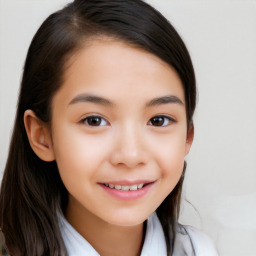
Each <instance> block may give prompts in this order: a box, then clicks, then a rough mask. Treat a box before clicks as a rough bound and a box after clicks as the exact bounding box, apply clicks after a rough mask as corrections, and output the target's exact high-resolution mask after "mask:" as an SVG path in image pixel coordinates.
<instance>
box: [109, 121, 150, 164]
mask: <svg viewBox="0 0 256 256" xmlns="http://www.w3.org/2000/svg"><path fill="white" fill-rule="evenodd" d="M112 146H113V147H112V151H111V156H110V161H111V164H112V165H115V166H118V165H119V166H125V167H127V168H129V169H132V168H135V167H137V166H140V165H145V164H146V163H147V161H148V159H149V158H148V153H147V150H146V147H145V139H144V136H143V132H142V131H139V129H138V128H136V126H132V125H126V126H125V127H123V128H122V129H120V131H119V132H117V133H116V134H115V138H114V141H113V144H112Z"/></svg>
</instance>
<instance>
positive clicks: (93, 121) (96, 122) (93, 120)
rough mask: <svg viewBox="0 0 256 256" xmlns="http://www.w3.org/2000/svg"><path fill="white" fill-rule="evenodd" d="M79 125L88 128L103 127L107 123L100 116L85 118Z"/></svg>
mask: <svg viewBox="0 0 256 256" xmlns="http://www.w3.org/2000/svg"><path fill="white" fill-rule="evenodd" d="M81 123H84V124H86V125H88V126H105V125H108V122H107V121H106V120H105V119H104V118H103V117H100V116H87V117H86V118H84V119H83V120H81Z"/></svg>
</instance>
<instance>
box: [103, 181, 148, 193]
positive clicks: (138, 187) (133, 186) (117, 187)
mask: <svg viewBox="0 0 256 256" xmlns="http://www.w3.org/2000/svg"><path fill="white" fill-rule="evenodd" d="M103 185H104V186H106V187H109V188H112V189H117V190H123V191H129V190H131V191H135V190H138V189H141V188H143V186H144V184H143V183H142V184H135V185H132V186H127V185H118V184H117V185H114V184H107V183H104V184H103Z"/></svg>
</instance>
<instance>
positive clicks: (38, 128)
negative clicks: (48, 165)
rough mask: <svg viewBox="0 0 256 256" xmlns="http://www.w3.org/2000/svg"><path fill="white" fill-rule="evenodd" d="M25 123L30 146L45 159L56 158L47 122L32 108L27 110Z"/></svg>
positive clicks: (48, 160) (51, 159)
mask: <svg viewBox="0 0 256 256" xmlns="http://www.w3.org/2000/svg"><path fill="white" fill-rule="evenodd" d="M24 125H25V129H26V132H27V136H28V140H29V143H30V146H31V148H32V149H33V151H34V152H35V154H36V155H37V156H38V157H39V158H40V159H42V160H43V161H47V162H50V161H53V160H55V155H54V151H53V147H52V139H51V136H50V131H49V128H48V126H47V124H46V123H44V122H43V121H41V120H40V119H39V118H38V117H37V116H36V115H35V113H34V112H33V111H32V110H26V111H25V113H24Z"/></svg>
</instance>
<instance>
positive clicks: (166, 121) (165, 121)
mask: <svg viewBox="0 0 256 256" xmlns="http://www.w3.org/2000/svg"><path fill="white" fill-rule="evenodd" d="M91 121H92V122H94V124H90V123H89V122H91ZM102 122H103V124H102ZM152 122H160V124H159V125H154V124H152ZM175 122H176V121H175V120H174V119H173V118H171V117H169V116H164V115H159V116H154V117H152V118H151V119H150V120H149V122H148V125H151V126H156V127H165V126H168V125H170V123H175ZM80 123H82V124H85V125H87V126H91V127H99V126H106V125H108V124H109V122H108V121H107V120H106V119H105V118H103V117H101V116H97V115H95V116H94V115H91V116H87V117H85V118H83V119H82V120H81V121H80Z"/></svg>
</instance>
